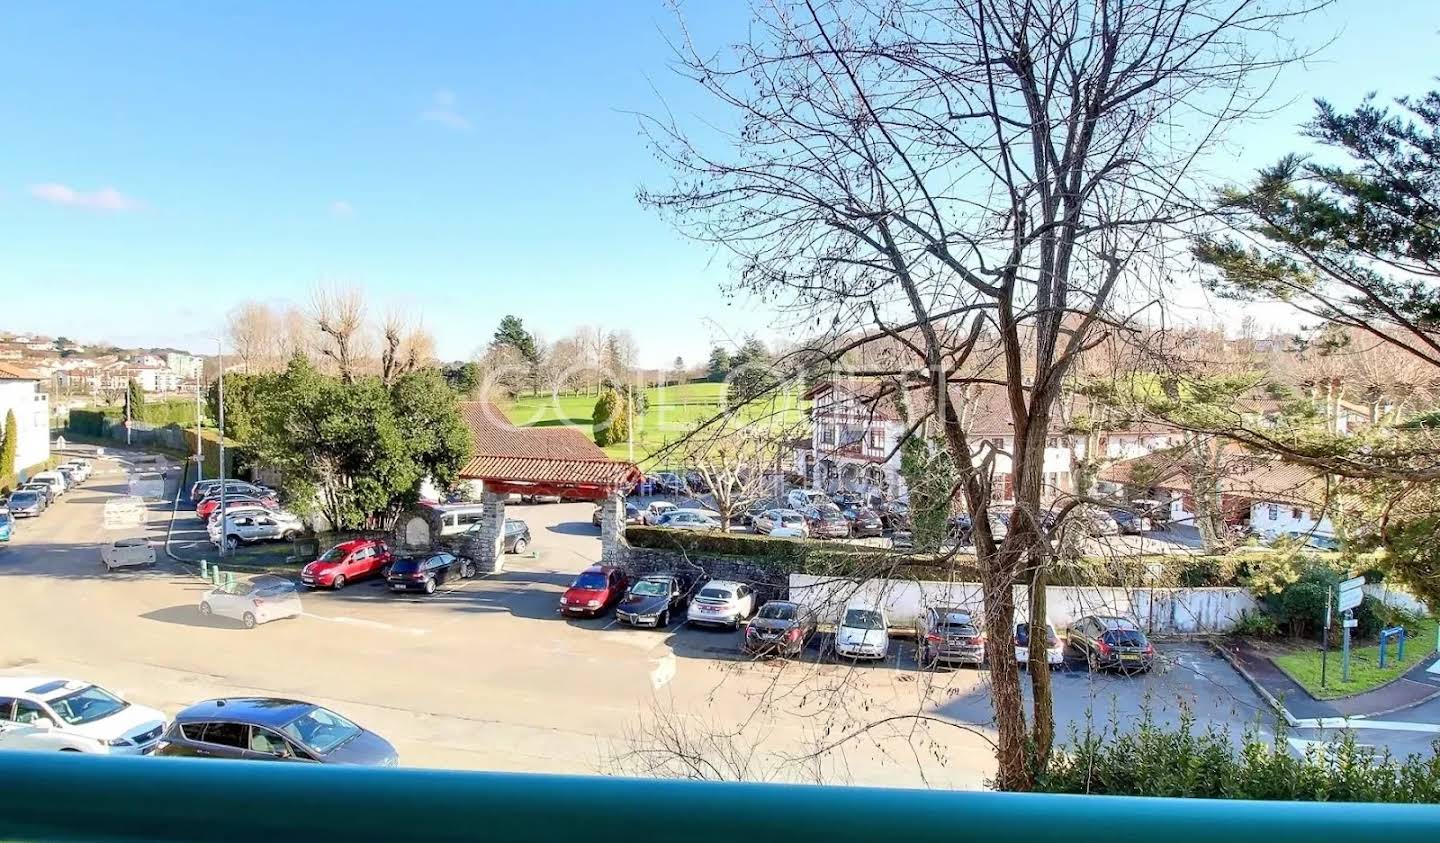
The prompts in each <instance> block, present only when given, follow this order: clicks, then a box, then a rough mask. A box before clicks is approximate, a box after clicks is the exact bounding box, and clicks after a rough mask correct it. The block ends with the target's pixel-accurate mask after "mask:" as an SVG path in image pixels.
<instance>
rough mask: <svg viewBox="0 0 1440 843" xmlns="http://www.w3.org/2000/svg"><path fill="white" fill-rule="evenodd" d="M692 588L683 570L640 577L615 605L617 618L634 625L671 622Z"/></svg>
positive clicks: (683, 604) (658, 625)
mask: <svg viewBox="0 0 1440 843" xmlns="http://www.w3.org/2000/svg"><path fill="white" fill-rule="evenodd" d="M690 588H691V582H690V578H689V577H687V576H685V575H683V574H650V575H648V576H644V577H641V578H640V579H639V580H637V581H636V582H634V583H632V584H631V586H630V588H629V589H628V590H627V591H626V592H625V596H624V597H623V598H621V600H620V603H619V604H618V605H617V606H616V607H615V618H616V620H619V621H622V622H624V623H628V624H631V625H633V626H654V627H666V626H669V625H670V618H671V617H672V616H673V615H674V613H676V612H678V611H680V610H681V609H683V608H684V607H685V600H686V598H687V597H689V596H690Z"/></svg>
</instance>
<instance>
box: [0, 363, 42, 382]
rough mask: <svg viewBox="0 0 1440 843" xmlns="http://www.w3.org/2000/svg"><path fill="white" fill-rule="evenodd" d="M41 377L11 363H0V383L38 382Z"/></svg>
mask: <svg viewBox="0 0 1440 843" xmlns="http://www.w3.org/2000/svg"><path fill="white" fill-rule="evenodd" d="M38 380H41V377H40V376H39V375H37V374H35V373H34V372H32V371H30V370H29V369H23V368H21V367H19V366H16V365H14V364H12V363H0V381H38Z"/></svg>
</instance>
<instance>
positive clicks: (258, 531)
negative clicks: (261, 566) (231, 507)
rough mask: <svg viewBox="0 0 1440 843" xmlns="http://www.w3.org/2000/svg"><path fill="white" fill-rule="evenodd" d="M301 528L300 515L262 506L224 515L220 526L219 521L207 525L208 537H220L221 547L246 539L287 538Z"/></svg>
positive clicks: (243, 541) (267, 539)
mask: <svg viewBox="0 0 1440 843" xmlns="http://www.w3.org/2000/svg"><path fill="white" fill-rule="evenodd" d="M304 532H305V524H304V522H302V521H301V520H300V516H298V515H294V514H291V513H289V512H277V511H275V510H265V511H263V512H247V513H244V514H241V515H229V516H226V518H225V526H224V529H223V530H222V529H221V528H220V525H219V524H216V525H214V526H213V527H211V528H210V541H211V542H213V543H215V544H219V543H220V541H221V539H222V538H223V539H224V541H225V547H226V548H228V549H230V550H234V549H235V548H237V547H239V546H240V545H241V544H248V543H250V542H263V541H291V540H293V539H295V538H298V537H299V536H300V535H301V534H302V533H304Z"/></svg>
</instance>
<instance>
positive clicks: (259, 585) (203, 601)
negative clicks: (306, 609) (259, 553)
mask: <svg viewBox="0 0 1440 843" xmlns="http://www.w3.org/2000/svg"><path fill="white" fill-rule="evenodd" d="M300 613H301V610H300V595H299V594H298V593H297V592H296V591H295V584H294V583H292V582H290V581H289V580H287V579H285V578H284V577H277V576H274V575H272V574H261V575H260V576H258V577H255V578H253V579H250V580H238V581H236V582H235V583H233V584H232V583H225V584H223V585H218V586H216V587H215V588H212V589H210V590H209V591H207V592H205V593H204V594H202V595H200V614H201V615H205V616H207V617H208V616H210V615H218V616H220V617H222V618H230V619H231V620H237V621H240V623H242V624H244V626H245V628H246V629H254V628H255V627H256V626H257V625H259V624H262V623H269V622H270V621H275V620H280V619H281V618H298V617H300Z"/></svg>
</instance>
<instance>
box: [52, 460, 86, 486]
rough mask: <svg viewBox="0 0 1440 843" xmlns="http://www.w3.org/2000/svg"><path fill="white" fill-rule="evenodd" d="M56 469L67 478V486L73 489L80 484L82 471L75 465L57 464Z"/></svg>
mask: <svg viewBox="0 0 1440 843" xmlns="http://www.w3.org/2000/svg"><path fill="white" fill-rule="evenodd" d="M55 471H57V472H59V474H60V476H61V477H64V478H65V488H67V489H73V488H75V487H76V486H79V485H80V472H79V470H78V469H76V468H75V466H73V465H57V466H55Z"/></svg>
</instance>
